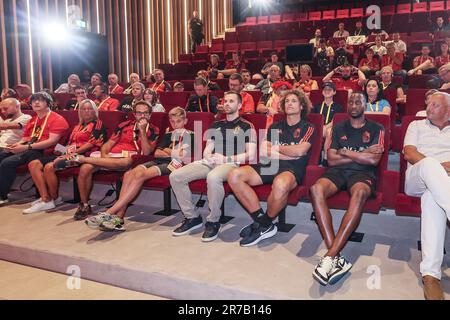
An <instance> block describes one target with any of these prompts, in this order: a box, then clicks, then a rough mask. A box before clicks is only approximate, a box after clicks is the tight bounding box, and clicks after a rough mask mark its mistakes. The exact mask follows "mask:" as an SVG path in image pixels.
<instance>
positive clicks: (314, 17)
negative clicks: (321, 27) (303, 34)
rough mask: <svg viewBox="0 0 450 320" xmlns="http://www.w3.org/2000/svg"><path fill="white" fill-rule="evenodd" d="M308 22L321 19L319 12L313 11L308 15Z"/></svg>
mask: <svg viewBox="0 0 450 320" xmlns="http://www.w3.org/2000/svg"><path fill="white" fill-rule="evenodd" d="M308 18H309V21H317V20H320V19H322V12H321V11H313V12H310V13H309V14H308Z"/></svg>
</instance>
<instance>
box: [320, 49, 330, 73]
mask: <svg viewBox="0 0 450 320" xmlns="http://www.w3.org/2000/svg"><path fill="white" fill-rule="evenodd" d="M317 65H318V66H319V67H320V68H323V69H328V68H329V67H330V61H329V60H328V57H327V53H326V52H325V50H323V51H321V52H319V53H318V54H317Z"/></svg>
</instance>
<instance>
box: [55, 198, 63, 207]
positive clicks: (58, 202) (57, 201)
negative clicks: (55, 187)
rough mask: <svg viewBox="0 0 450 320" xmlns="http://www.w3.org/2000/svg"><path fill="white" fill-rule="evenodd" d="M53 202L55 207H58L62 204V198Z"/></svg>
mask: <svg viewBox="0 0 450 320" xmlns="http://www.w3.org/2000/svg"><path fill="white" fill-rule="evenodd" d="M53 202H54V203H55V207H57V206H59V205H60V204H63V203H64V200H63V198H62V197H58V198H56V199H55V200H53Z"/></svg>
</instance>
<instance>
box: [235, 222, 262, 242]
mask: <svg viewBox="0 0 450 320" xmlns="http://www.w3.org/2000/svg"><path fill="white" fill-rule="evenodd" d="M258 227H259V223H258V222H253V223H250V224H249V225H248V226H245V227H243V228H242V229H241V231H240V232H239V237H241V238H246V237H248V236H249V235H250V234H251V233H252V231H253V230H254V229H256V228H258Z"/></svg>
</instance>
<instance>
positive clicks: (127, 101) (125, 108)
mask: <svg viewBox="0 0 450 320" xmlns="http://www.w3.org/2000/svg"><path fill="white" fill-rule="evenodd" d="M133 101H134V98H133V97H125V98H123V100H122V101H121V102H120V106H119V108H117V111H122V112H133Z"/></svg>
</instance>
